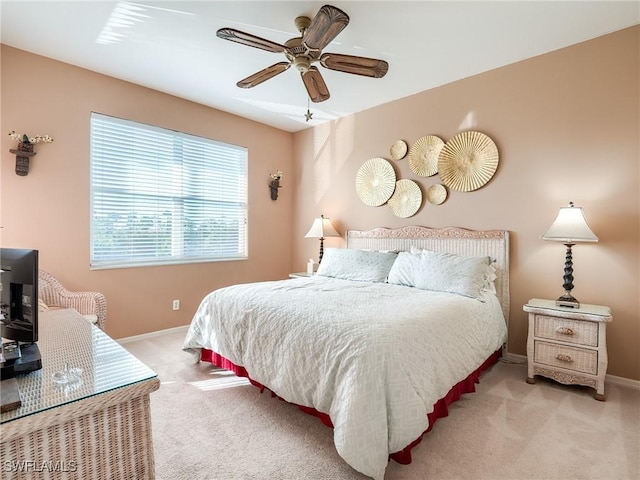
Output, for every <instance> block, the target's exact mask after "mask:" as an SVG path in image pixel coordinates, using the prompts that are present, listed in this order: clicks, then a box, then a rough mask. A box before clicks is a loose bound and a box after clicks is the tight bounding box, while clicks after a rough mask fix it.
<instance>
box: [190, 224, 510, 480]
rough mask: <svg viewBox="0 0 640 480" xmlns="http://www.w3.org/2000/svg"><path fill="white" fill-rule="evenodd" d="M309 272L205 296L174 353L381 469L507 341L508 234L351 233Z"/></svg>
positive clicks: (364, 465)
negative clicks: (246, 388)
mask: <svg viewBox="0 0 640 480" xmlns="http://www.w3.org/2000/svg"><path fill="white" fill-rule="evenodd" d="M346 240H347V248H346V249H326V250H325V256H324V257H323V261H322V263H321V265H320V267H319V269H318V274H317V275H315V276H313V277H308V278H295V279H288V280H281V281H272V282H260V283H250V284H242V285H234V286H230V287H225V288H221V289H218V290H215V291H213V292H211V293H210V294H208V295H207V296H206V297H205V298H204V299H203V300H202V303H201V304H200V306H199V308H198V310H197V312H196V314H195V315H194V318H193V320H192V322H191V324H190V326H189V329H188V332H187V335H186V338H185V341H184V344H183V349H184V350H185V351H188V352H190V353H192V354H193V355H194V357H195V358H196V359H198V360H202V361H210V362H212V363H213V364H215V365H217V366H219V367H221V368H226V369H229V370H232V371H234V372H235V373H236V374H238V375H242V376H246V377H248V378H249V379H250V381H251V382H252V383H253V384H254V385H256V386H258V387H260V388H261V389H264V388H267V389H269V390H270V391H271V392H273V394H274V395H277V396H278V397H280V398H281V399H283V400H285V401H287V402H290V403H293V404H296V405H298V406H299V407H300V408H301V409H302V410H303V411H305V412H307V413H311V414H314V415H316V416H318V417H319V418H320V419H321V420H322V421H323V422H324V423H325V424H327V425H328V426H331V427H333V429H334V444H335V447H336V450H337V452H338V454H339V455H340V456H341V457H342V458H343V459H344V460H345V461H346V462H347V463H348V464H349V465H351V466H352V467H353V468H354V469H355V470H357V471H359V472H361V473H363V474H365V475H367V476H370V477H372V478H374V479H376V480H381V479H383V478H384V472H385V469H386V466H387V463H388V461H389V459H390V458H391V459H394V460H396V461H398V462H400V463H409V462H410V461H411V449H412V448H413V447H414V446H415V445H417V443H419V442H420V440H421V438H422V436H423V434H424V433H426V432H427V431H428V430H430V429H431V428H432V426H433V422H435V420H436V419H437V418H439V417H442V416H445V415H447V406H448V405H449V404H450V403H452V402H454V401H455V400H457V399H458V398H459V397H460V395H462V394H463V393H468V392H472V391H474V384H475V383H477V382H478V379H479V376H480V374H481V373H482V372H483V371H484V370H485V369H487V368H488V367H489V366H490V365H492V364H493V363H495V362H496V361H497V359H498V358H499V356H500V355H501V351H502V349H503V348H505V346H506V341H507V331H508V325H507V323H508V319H509V264H508V254H509V234H508V232H507V231H503V230H491V231H472V230H466V229H461V228H444V229H431V228H427V227H418V226H411V227H402V228H398V229H386V228H377V229H374V230H369V231H355V230H351V231H348V232H347V235H346Z"/></svg>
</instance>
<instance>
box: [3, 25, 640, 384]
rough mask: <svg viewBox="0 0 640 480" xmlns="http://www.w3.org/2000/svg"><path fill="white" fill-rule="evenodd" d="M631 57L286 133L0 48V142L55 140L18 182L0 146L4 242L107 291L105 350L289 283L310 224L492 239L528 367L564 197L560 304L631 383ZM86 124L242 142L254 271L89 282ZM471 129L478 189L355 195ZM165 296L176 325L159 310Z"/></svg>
mask: <svg viewBox="0 0 640 480" xmlns="http://www.w3.org/2000/svg"><path fill="white" fill-rule="evenodd" d="M639 45H640V27H634V28H631V29H627V30H623V31H621V32H617V33H615V34H611V35H608V36H605V37H601V38H599V39H595V40H592V41H590V42H585V43H583V44H580V45H576V46H573V47H570V48H567V49H564V50H561V51H557V52H554V53H551V54H548V55H544V56H540V57H537V58H534V59H530V60H526V61H523V62H520V63H517V64H514V65H511V66H508V67H504V68H501V69H498V70H494V71H491V72H488V73H485V74H482V75H478V76H475V77H472V78H469V79H466V80H462V81H459V82H455V83H452V84H449V85H445V86H442V87H440V88H436V89H432V90H429V91H425V92H423V93H421V94H418V95H414V96H411V97H408V98H405V99H402V100H399V101H396V102H393V103H390V104H387V105H383V106H380V107H377V108H374V109H371V110H369V111H366V112H362V113H359V114H356V115H353V116H350V117H347V118H344V119H340V120H338V121H335V122H332V123H329V124H326V125H322V126H318V127H315V128H311V129H307V130H305V131H303V132H299V133H297V134H290V133H286V132H282V131H280V130H277V129H273V128H270V127H266V126H264V125H260V124H258V123H255V122H251V121H249V120H245V119H242V118H238V117H235V116H233V115H229V114H226V113H223V112H220V111H217V110H214V109H210V108H207V107H204V106H202V105H197V104H194V103H191V102H188V101H185V100H181V99H178V98H175V97H172V96H169V95H165V94H161V93H159V92H155V91H152V90H149V89H145V88H143V87H140V86H136V85H133V84H130V83H126V82H122V81H119V80H115V79H113V78H110V77H106V76H103V75H99V74H96V73H92V72H89V71H86V70H82V69H78V68H75V67H72V66H69V65H66V64H62V63H59V62H56V61H52V60H49V59H45V58H42V57H38V56H35V55H31V54H28V53H25V52H22V51H19V50H15V49H12V48H9V47H6V46H2V49H1V59H0V60H1V66H2V72H1V82H2V83H1V101H2V105H1V115H0V121H1V125H0V130H1V131H2V132H8V131H9V130H17V131H25V132H27V133H30V134H49V135H51V136H53V137H54V138H55V142H54V143H52V144H45V145H38V146H37V147H36V151H37V152H38V154H37V155H36V157H35V158H34V159H33V161H32V164H33V166H32V170H31V172H30V173H29V175H28V176H27V177H18V176H16V175H15V174H14V173H13V171H14V164H15V156H13V155H12V154H10V153H9V148H13V147H14V145H15V143H14V142H13V141H11V139H10V138H9V137H8V135H6V133H2V135H0V142H1V149H0V150H1V157H0V158H1V161H2V166H1V168H0V176H1V177H0V182H1V187H2V189H1V192H0V202H1V205H0V215H1V218H0V223H1V224H2V227H3V228H2V230H1V231H0V232H1V233H0V235H1V238H0V243H1V244H2V245H3V246H16V247H18V246H19V247H32V248H38V249H40V251H41V264H42V267H43V268H45V269H48V270H50V271H51V272H52V273H53V274H55V275H57V276H58V277H59V278H60V279H61V280H62V281H63V282H64V283H66V284H67V285H68V286H69V287H71V288H76V289H77V288H83V289H95V290H100V291H103V292H104V293H105V294H106V295H107V299H108V302H109V318H108V322H109V325H108V327H107V332H108V333H110V334H111V335H112V336H114V337H116V338H118V337H123V336H128V335H135V334H139V333H144V332H149V331H153V330H159V329H163V328H169V327H173V326H178V325H185V324H187V323H189V321H190V320H191V317H192V315H193V313H194V311H195V309H196V308H197V305H198V304H199V302H200V300H201V299H202V297H203V296H204V295H205V294H206V293H207V292H208V291H210V290H212V289H214V288H216V287H219V286H222V285H227V284H232V283H238V282H247V281H257V280H266V279H274V278H285V277H286V275H287V273H288V272H290V271H292V269H293V270H303V269H304V268H305V265H304V264H305V262H306V260H307V259H308V258H309V257H314V258H315V257H317V250H318V241H317V240H312V239H305V238H303V237H304V234H305V233H306V231H307V229H308V228H309V226H310V225H311V222H312V220H313V218H314V217H316V216H318V215H319V214H321V213H324V214H325V215H327V216H330V217H331V218H332V219H333V220H334V223H335V224H336V226H337V227H338V229H339V230H340V231H341V232H344V231H345V230H346V229H347V228H351V229H367V228H372V227H376V226H388V227H396V226H401V225H411V224H416V225H426V226H431V227H442V226H461V227H466V228H473V229H494V228H497V229H506V230H509V231H510V232H511V233H512V236H511V287H512V289H511V302H512V308H511V317H510V329H509V335H510V341H509V350H510V351H511V352H513V353H519V354H524V353H525V343H526V328H527V327H526V316H525V314H524V313H523V312H522V304H523V303H524V302H526V301H527V299H528V298H531V297H542V298H555V297H557V296H558V295H559V294H560V293H561V290H562V288H561V287H562V268H563V263H564V247H563V246H562V245H561V244H557V243H552V242H544V241H542V240H540V238H539V237H540V235H541V234H542V233H543V232H544V231H545V230H546V228H547V227H548V226H549V225H550V224H551V222H552V221H553V219H554V218H555V215H556V213H557V211H558V208H560V207H562V206H566V205H567V203H568V202H569V201H573V202H575V203H576V205H579V206H582V207H583V208H584V209H585V212H586V215H587V219H588V220H589V223H590V225H591V227H592V229H593V230H594V232H595V233H596V234H597V235H598V236H599V237H600V242H599V243H597V244H581V245H577V246H576V247H575V248H574V267H575V282H574V283H575V289H574V294H575V296H576V297H577V298H578V299H579V300H581V301H582V302H584V303H596V304H605V305H610V306H611V307H612V309H613V315H614V322H613V323H612V324H611V325H610V326H609V329H608V336H609V342H608V344H609V356H610V362H609V373H611V374H613V375H619V376H622V377H626V378H632V379H636V380H638V379H640V345H639V343H640V321H639V317H638V311H639V307H640V304H639V300H638V295H639V292H640V278H639V277H640V257H639V255H640V254H639V246H640V197H639V193H638V190H639V186H640V171H639V163H640V160H639V158H640V140H639V131H640V120H639V105H640V98H639V91H638V90H639V89H638V85H639V84H640V75H639V69H640V67H639V63H640V61H639V58H640V51H639V50H640V47H639ZM391 67H392V68H393V65H391ZM363 81H378V80H366V79H363ZM379 82H380V88H384V80H380V81H379ZM91 111H98V112H101V113H105V114H109V115H114V116H120V117H124V118H129V119H132V120H136V121H140V122H145V123H151V124H155V125H159V126H162V127H167V128H173V129H176V130H182V131H185V132H188V133H193V134H197V135H203V136H206V137H209V138H213V139H216V140H220V141H225V142H230V143H235V144H239V145H244V146H247V147H248V148H249V203H250V213H249V215H250V216H249V221H250V238H249V247H250V259H249V260H248V261H245V262H231V263H208V264H198V265H188V266H172V267H151V268H138V269H116V270H101V271H90V270H89V267H88V264H89V236H88V235H89V186H88V177H89V163H88V158H89V150H88V149H89V141H88V139H89V114H90V112H91ZM468 129H474V130H480V131H482V132H484V133H486V134H488V135H489V136H490V137H492V138H493V139H494V141H495V142H496V144H497V146H498V148H499V150H500V165H499V167H498V171H497V173H496V175H495V176H494V178H493V179H492V180H491V182H490V183H489V184H487V185H486V186H485V187H483V188H482V189H480V190H478V191H475V192H469V193H461V192H451V193H450V197H449V198H448V199H447V201H446V202H445V203H444V204H443V205H440V206H437V207H436V206H433V205H425V206H423V207H422V209H421V210H420V211H419V212H418V214H417V215H415V216H414V217H412V218H409V219H399V218H396V217H394V216H393V215H392V214H391V212H390V211H389V210H388V208H387V207H386V206H383V207H378V208H371V207H367V206H365V205H364V204H363V203H362V202H360V200H359V199H358V198H357V196H356V193H355V189H354V178H355V174H356V171H357V170H358V168H359V167H360V165H361V164H362V163H363V162H364V161H366V160H367V159H369V158H372V157H387V158H388V157H389V147H390V145H391V143H392V142H394V141H395V140H397V139H404V140H406V141H407V142H408V143H409V144H411V143H413V141H415V140H416V139H418V138H419V137H421V136H423V135H426V134H436V135H439V136H441V137H442V138H443V139H445V140H446V139H448V138H450V137H452V136H453V135H455V134H456V133H458V132H459V131H462V130H468ZM394 166H395V168H396V172H397V174H398V178H410V179H413V180H416V181H417V182H418V183H419V184H420V185H421V186H422V188H423V190H424V189H426V188H427V187H428V186H430V185H432V184H433V183H438V178H437V176H436V177H430V178H418V177H416V176H415V175H414V174H413V173H412V172H411V171H410V170H409V168H408V165H407V160H406V158H405V159H404V160H401V161H399V162H395V163H394ZM276 169H281V170H283V171H284V172H285V177H284V179H283V185H284V188H282V189H281V190H280V198H279V199H278V201H277V202H272V201H271V200H269V197H268V195H269V191H268V187H267V183H268V176H269V173H270V172H272V171H274V170H276ZM18 206H19V207H20V209H19V210H17V209H16V207H18ZM342 244H343V242H342V240H341V239H327V240H326V243H325V245H326V246H340V245H342ZM291 251H293V254H291ZM175 298H179V299H180V300H181V302H182V308H181V310H180V311H179V312H173V311H171V300H173V299H175Z"/></svg>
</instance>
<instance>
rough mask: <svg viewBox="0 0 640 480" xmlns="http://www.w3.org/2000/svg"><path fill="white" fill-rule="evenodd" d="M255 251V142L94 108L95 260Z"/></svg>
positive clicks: (236, 255) (161, 261)
mask: <svg viewBox="0 0 640 480" xmlns="http://www.w3.org/2000/svg"><path fill="white" fill-rule="evenodd" d="M244 258H247V149H246V148H244V147H238V146H236V145H228V144H224V143H220V142H215V141H213V140H209V139H206V138H201V137H196V136H193V135H187V134H185V133H180V132H175V131H172V130H165V129H162V128H157V127H153V126H149V125H144V124H140V123H136V122H131V121H128V120H122V119H118V118H114V117H108V116H105V115H100V114H97V113H92V114H91V267H92V268H94V269H97V268H114V267H127V266H141V265H165V264H175V263H192V262H203V261H215V260H237V259H244Z"/></svg>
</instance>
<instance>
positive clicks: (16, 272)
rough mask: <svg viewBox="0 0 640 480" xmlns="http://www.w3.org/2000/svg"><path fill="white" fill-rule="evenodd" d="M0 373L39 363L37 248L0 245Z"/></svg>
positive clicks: (27, 369) (14, 372)
mask: <svg viewBox="0 0 640 480" xmlns="http://www.w3.org/2000/svg"><path fill="white" fill-rule="evenodd" d="M0 334H1V335H2V358H1V363H2V375H1V378H9V377H12V376H14V375H17V374H20V373H28V372H30V371H33V370H37V369H39V368H41V367H42V363H41V359H40V351H39V349H38V346H37V344H36V342H37V341H38V251H37V250H29V249H19V248H0Z"/></svg>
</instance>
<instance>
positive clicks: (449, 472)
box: [124, 330, 640, 480]
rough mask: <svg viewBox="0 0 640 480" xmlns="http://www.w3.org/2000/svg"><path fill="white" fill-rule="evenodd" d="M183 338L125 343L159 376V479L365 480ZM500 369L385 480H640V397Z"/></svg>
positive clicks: (302, 425)
mask: <svg viewBox="0 0 640 480" xmlns="http://www.w3.org/2000/svg"><path fill="white" fill-rule="evenodd" d="M184 333H185V332H184V331H182V330H177V331H171V332H167V333H163V334H161V335H158V336H155V337H152V338H146V339H142V340H136V341H133V342H128V343H125V345H124V347H125V348H127V349H128V350H129V351H130V352H132V353H133V354H134V355H136V356H137V357H138V358H140V359H141V360H142V361H144V362H145V363H147V365H149V366H150V367H151V368H153V369H154V370H155V371H156V372H157V373H158V375H159V377H160V380H161V382H162V385H161V387H160V390H158V391H157V392H154V393H153V394H152V395H151V410H152V420H153V437H154V449H155V461H156V474H157V478H158V479H159V480H233V479H243V480H244V479H246V480H254V479H255V480H267V479H269V480H307V479H309V480H363V479H366V478H368V477H365V476H364V475H361V474H359V473H358V472H356V471H354V470H353V469H352V468H351V467H349V466H348V465H347V464H346V463H345V462H344V461H343V460H342V459H341V458H340V457H339V456H338V454H337V453H336V451H335V448H334V446H333V439H332V433H333V431H332V430H331V429H329V428H327V427H325V426H324V425H322V423H321V422H320V421H319V420H318V419H316V418H314V417H311V416H309V415H306V414H304V413H302V412H301V411H300V410H298V409H297V408H296V407H294V406H292V405H289V404H287V403H285V402H282V401H280V400H277V399H274V398H272V397H271V396H270V395H269V394H268V393H265V394H260V393H259V390H258V389H257V388H255V387H253V386H251V385H248V384H247V383H246V381H244V380H243V379H239V378H236V377H235V376H232V375H228V374H227V373H226V372H224V371H220V370H215V369H213V368H212V367H211V365H207V364H194V363H193V360H192V359H191V357H190V356H189V355H188V354H187V353H185V352H183V351H182V350H181V346H182V341H183V339H184ZM525 377H526V367H525V366H524V365H515V364H508V363H502V362H501V363H498V364H497V365H495V366H494V367H493V368H492V369H491V370H489V371H488V372H486V373H485V374H484V375H483V377H482V378H481V382H480V385H478V389H477V392H476V393H473V394H468V395H465V396H463V398H462V399H461V400H459V401H458V402H457V403H455V404H454V405H453V406H452V407H451V408H450V415H449V416H448V417H447V418H442V419H440V420H439V421H438V422H437V423H436V425H435V427H434V429H433V430H432V431H431V432H430V433H429V434H427V435H426V436H425V438H424V439H423V441H422V443H421V444H420V445H418V446H417V447H416V448H414V450H413V462H412V463H411V464H410V465H399V464H397V463H395V462H393V461H392V462H390V463H389V466H388V467H387V473H386V477H385V479H386V480H427V479H434V480H436V479H438V480H440V479H442V480H448V479H474V480H485V479H486V480H494V479H495V480H498V479H508V480H516V479H545V480H552V479H557V480H573V479H581V480H588V479H594V480H595V479H598V480H609V479H611V480H613V479H619V480H627V479H628V480H637V479H640V391H636V390H632V389H629V388H625V387H621V386H619V385H611V384H607V387H606V395H607V401H606V402H598V401H596V400H594V399H593V395H592V390H590V389H587V388H582V387H566V386H562V385H559V384H557V383H555V382H553V381H550V380H546V379H543V378H539V377H538V381H537V383H536V384H535V385H529V384H527V383H526V382H525Z"/></svg>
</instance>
